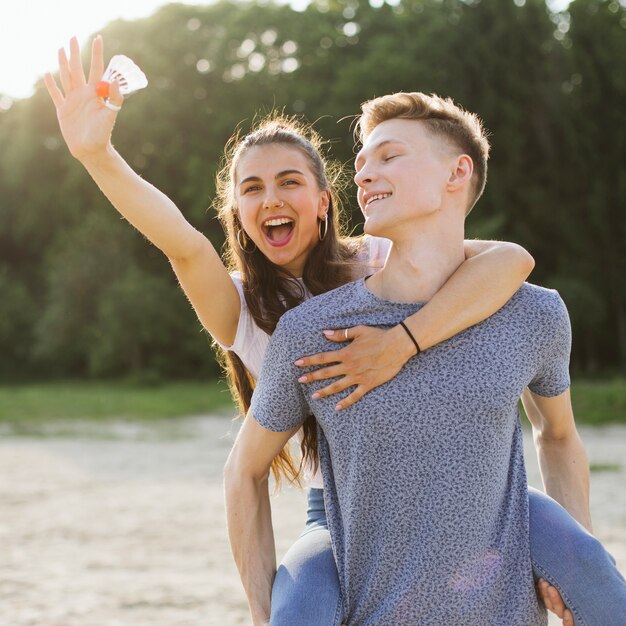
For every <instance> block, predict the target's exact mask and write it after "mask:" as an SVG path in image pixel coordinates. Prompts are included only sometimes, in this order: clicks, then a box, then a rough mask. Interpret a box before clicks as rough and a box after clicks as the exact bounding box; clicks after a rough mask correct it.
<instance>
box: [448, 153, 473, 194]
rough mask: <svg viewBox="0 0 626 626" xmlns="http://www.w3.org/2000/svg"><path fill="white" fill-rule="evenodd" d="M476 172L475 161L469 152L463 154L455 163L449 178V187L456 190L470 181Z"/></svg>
mask: <svg viewBox="0 0 626 626" xmlns="http://www.w3.org/2000/svg"><path fill="white" fill-rule="evenodd" d="M473 172H474V162H473V161H472V158H471V157H470V156H468V155H467V154H461V155H460V156H459V157H457V159H456V161H455V162H454V163H453V169H452V171H451V172H450V177H449V178H448V189H449V190H450V191H456V190H458V189H460V188H461V187H463V186H465V185H466V184H468V183H469V181H470V179H471V178H472V173H473Z"/></svg>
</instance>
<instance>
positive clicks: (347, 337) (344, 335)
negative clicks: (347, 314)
mask: <svg viewBox="0 0 626 626" xmlns="http://www.w3.org/2000/svg"><path fill="white" fill-rule="evenodd" d="M358 330H359V327H358V326H355V327H354V328H335V329H333V330H324V331H322V332H323V333H324V337H326V339H329V340H330V341H335V342H336V343H345V342H346V341H352V340H353V339H354V334H355V332H356V331H358Z"/></svg>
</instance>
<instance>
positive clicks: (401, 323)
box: [400, 322, 422, 356]
mask: <svg viewBox="0 0 626 626" xmlns="http://www.w3.org/2000/svg"><path fill="white" fill-rule="evenodd" d="M400 326H402V328H404V330H406V334H407V335H408V336H409V337H410V338H411V341H412V342H413V345H414V346H415V349H416V350H417V354H416V355H415V356H417V355H418V354H419V353H420V352H421V351H422V349H421V348H420V346H419V344H418V343H417V341H415V337H413V334H412V333H411V331H410V330H409V329H408V328H407V326H406V324H405V323H404V322H400Z"/></svg>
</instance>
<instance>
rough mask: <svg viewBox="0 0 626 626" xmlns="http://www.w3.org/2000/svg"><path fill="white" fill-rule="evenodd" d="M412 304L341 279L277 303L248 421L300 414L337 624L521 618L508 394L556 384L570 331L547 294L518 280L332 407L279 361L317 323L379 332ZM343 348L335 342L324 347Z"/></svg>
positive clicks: (520, 531) (547, 391) (285, 425)
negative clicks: (340, 617)
mask: <svg viewBox="0 0 626 626" xmlns="http://www.w3.org/2000/svg"><path fill="white" fill-rule="evenodd" d="M420 306H421V305H420V304H404V303H396V302H389V301H386V300H383V299H381V298H378V297H377V296H375V295H374V294H372V293H371V292H370V291H369V290H368V289H367V287H366V285H365V281H363V280H361V281H357V282H354V283H350V284H348V285H345V286H343V287H340V288H339V289H335V290H334V291H331V292H328V293H326V294H323V295H321V296H317V297H316V298H313V299H311V300H308V301H307V302H305V303H303V304H302V305H300V306H299V307H297V308H295V309H292V310H291V311H288V312H287V313H286V314H285V315H284V316H283V317H282V319H281V320H280V323H279V324H278V327H277V328H276V331H275V332H274V334H273V336H272V339H271V341H270V344H269V347H268V350H267V353H266V356H265V361H264V364H263V369H262V372H261V376H260V379H259V384H258V386H257V388H256V391H255V393H254V397H253V400H252V414H253V416H254V418H255V419H256V420H257V421H258V422H259V423H260V424H261V425H262V426H264V427H266V428H268V429H270V430H273V431H286V430H290V429H291V428H294V427H295V426H297V425H299V424H301V423H302V422H303V421H304V419H305V418H306V416H307V415H309V414H310V413H313V414H314V415H315V417H316V419H317V421H318V425H319V453H320V463H321V468H322V474H323V476H324V484H325V498H326V511H327V516H328V525H329V530H330V533H331V538H332V544H333V551H334V554H335V559H336V561H337V567H338V571H339V580H340V584H341V591H342V598H343V603H344V611H345V619H346V620H347V623H348V625H349V626H357V625H358V626H373V625H379V626H534V625H539V624H541V625H544V624H546V623H547V620H546V615H545V611H544V610H543V609H542V608H540V606H539V604H538V602H537V598H536V594H535V588H534V584H533V578H532V571H531V564H530V551H529V538H528V499H527V481H526V473H525V469H524V458H523V446H522V432H521V425H520V419H519V412H518V400H519V397H520V395H521V393H522V391H523V390H524V389H525V388H526V387H527V386H529V387H530V389H531V391H533V392H534V393H537V394H540V395H544V396H555V395H559V394H560V393H562V392H563V391H565V390H566V389H567V387H568V386H569V374H568V362H569V348H570V327H569V319H568V315H567V311H566V309H565V305H564V304H563V301H562V300H561V298H560V297H559V295H558V294H557V293H556V292H555V291H551V290H547V289H543V288H541V287H536V286H534V285H530V284H525V285H523V286H522V288H521V289H520V290H519V291H518V292H517V293H516V294H515V295H514V296H513V298H512V299H511V300H510V301H509V302H508V303H507V304H506V305H505V306H504V307H503V308H502V309H501V310H500V311H498V312H497V313H495V314H494V315H493V316H491V317H490V318H489V319H487V320H485V321H484V322H481V323H480V324H477V325H476V326H473V327H472V328H469V329H467V330H465V331H463V332H462V333H459V334H458V335H456V336H455V337H452V338H451V339H449V340H447V341H445V342H442V343H441V344H439V345H437V346H435V347H433V348H431V349H429V350H427V351H426V352H424V353H422V354H420V355H419V356H417V357H413V358H411V359H410V360H409V361H408V362H407V363H406V365H405V366H404V367H403V368H402V370H401V371H400V372H399V374H398V375H397V376H396V377H395V378H393V379H392V380H391V381H389V382H387V383H385V384H384V385H381V386H380V387H377V388H375V389H373V390H372V391H370V392H369V393H368V394H366V395H365V396H364V398H363V399H361V400H360V401H359V402H358V403H357V404H355V405H353V406H352V407H350V408H348V409H346V410H343V411H340V412H337V411H335V408H334V407H335V404H336V403H337V398H334V397H330V398H324V399H322V400H317V401H315V400H311V399H310V397H311V394H312V393H313V392H314V391H315V390H316V389H319V388H321V387H322V386H324V384H326V383H327V382H328V381H326V383H325V382H324V381H320V382H316V383H312V384H309V385H301V384H300V383H298V382H297V378H298V376H299V375H300V374H301V371H300V370H299V369H298V368H297V367H296V366H294V365H293V362H294V361H295V360H296V359H297V358H298V357H300V356H301V355H303V354H313V353H316V352H321V351H323V350H327V349H328V342H327V341H326V340H325V339H324V337H323V334H322V330H323V329H324V328H344V327H350V326H354V325H357V324H368V325H373V326H379V327H388V326H391V325H395V324H397V323H398V322H399V321H401V320H404V319H405V318H406V317H408V316H409V315H411V314H413V313H414V312H415V311H417V310H418V309H419V308H420ZM339 347H341V345H340V344H339V345H337V348H339Z"/></svg>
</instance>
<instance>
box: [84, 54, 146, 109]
mask: <svg viewBox="0 0 626 626" xmlns="http://www.w3.org/2000/svg"><path fill="white" fill-rule="evenodd" d="M113 81H117V83H118V84H119V86H120V93H121V94H122V95H123V96H127V95H128V94H131V93H133V92H135V91H139V90H140V89H143V88H144V87H147V86H148V79H147V78H146V75H145V74H144V73H143V72H142V71H141V70H140V69H139V68H138V67H137V65H136V64H135V62H134V61H133V60H132V59H129V58H128V57H127V56H124V55H123V54H116V55H115V56H114V57H113V58H112V59H111V60H110V61H109V65H108V66H107V68H106V71H105V72H104V74H103V76H102V80H101V81H100V82H99V83H98V84H97V86H96V92H97V93H98V95H99V96H100V97H101V98H108V97H109V88H110V86H111V83H112V82H113Z"/></svg>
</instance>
